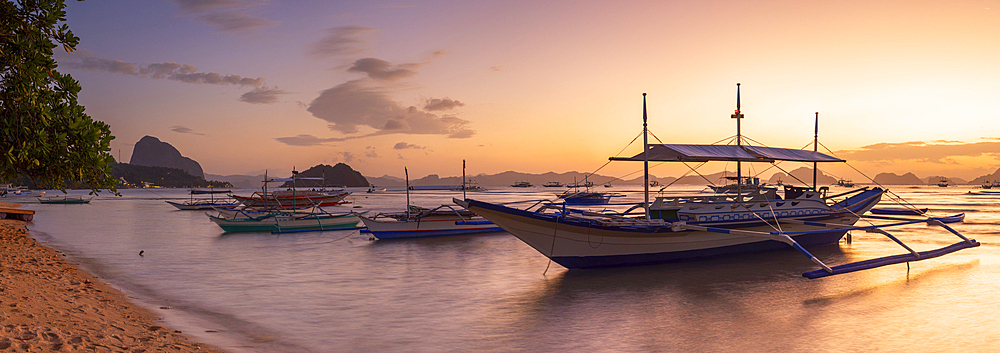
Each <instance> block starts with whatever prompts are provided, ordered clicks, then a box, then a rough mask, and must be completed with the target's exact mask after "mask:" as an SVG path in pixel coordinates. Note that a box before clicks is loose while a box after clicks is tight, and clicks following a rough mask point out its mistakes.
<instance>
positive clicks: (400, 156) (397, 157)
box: [396, 154, 406, 159]
mask: <svg viewBox="0 0 1000 353" xmlns="http://www.w3.org/2000/svg"><path fill="white" fill-rule="evenodd" d="M396 159H406V158H403V155H401V154H396Z"/></svg>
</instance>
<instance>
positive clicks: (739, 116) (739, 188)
mask: <svg viewBox="0 0 1000 353" xmlns="http://www.w3.org/2000/svg"><path fill="white" fill-rule="evenodd" d="M733 119H736V146H742V145H743V136H742V134H741V132H740V120H743V113H740V83H739V82H737V83H736V112H735V113H733ZM741 196H743V171H742V170H741V165H740V160H739V159H737V160H736V199H737V200H739V199H740V197H741Z"/></svg>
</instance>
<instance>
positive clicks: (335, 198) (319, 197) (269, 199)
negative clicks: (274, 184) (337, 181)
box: [233, 190, 351, 209]
mask: <svg viewBox="0 0 1000 353" xmlns="http://www.w3.org/2000/svg"><path fill="white" fill-rule="evenodd" d="M350 194H351V193H349V192H346V191H333V192H322V191H302V190H282V191H274V192H268V193H259V192H255V193H253V194H252V195H250V196H239V195H233V198H234V199H236V200H238V201H240V203H242V204H243V205H245V206H246V207H251V208H286V209H290V208H305V207H312V206H320V207H325V206H336V205H343V204H347V203H351V202H350V201H347V199H346V197H347V196H348V195H350Z"/></svg>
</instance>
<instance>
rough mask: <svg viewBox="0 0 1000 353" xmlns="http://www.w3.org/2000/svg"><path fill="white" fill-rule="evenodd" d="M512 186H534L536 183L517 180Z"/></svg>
mask: <svg viewBox="0 0 1000 353" xmlns="http://www.w3.org/2000/svg"><path fill="white" fill-rule="evenodd" d="M511 186H512V187H515V188H530V187H532V186H534V185H531V183H530V182H527V181H518V182H515V183H514V184H513V185H511Z"/></svg>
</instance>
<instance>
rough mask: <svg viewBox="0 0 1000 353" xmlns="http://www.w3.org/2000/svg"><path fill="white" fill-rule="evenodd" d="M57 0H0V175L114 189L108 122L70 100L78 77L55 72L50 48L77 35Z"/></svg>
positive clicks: (70, 44) (67, 45)
mask: <svg viewBox="0 0 1000 353" xmlns="http://www.w3.org/2000/svg"><path fill="white" fill-rule="evenodd" d="M65 7H66V4H65V2H64V1H63V0H17V1H11V0H0V20H2V21H0V65H2V67H3V71H0V153H2V157H0V161H2V162H0V179H2V180H11V179H14V178H15V177H16V176H18V175H27V176H28V177H29V178H31V180H32V183H33V184H34V186H35V187H38V186H39V185H49V186H52V187H55V188H58V189H60V190H64V191H65V185H66V184H65V182H66V181H67V180H69V181H78V182H84V183H86V184H88V185H89V187H90V189H91V192H92V193H93V192H97V191H98V190H100V189H105V188H107V189H110V190H111V191H112V192H117V191H116V190H115V180H114V178H113V177H112V176H111V166H110V163H111V162H113V161H114V158H113V157H112V156H111V154H110V153H109V151H110V150H111V140H112V139H114V136H112V135H111V126H109V125H108V124H106V123H104V122H101V121H94V120H93V119H91V118H90V116H88V115H87V114H85V113H84V107H83V106H81V105H79V104H78V103H77V95H78V94H79V92H80V83H79V82H78V81H76V80H74V79H73V77H71V76H70V75H67V74H62V73H59V72H58V71H56V66H57V65H56V61H55V60H54V59H53V58H52V54H53V49H54V48H56V47H57V46H61V47H62V49H63V50H66V51H67V52H71V51H73V50H75V48H76V45H77V44H78V43H79V42H80V39H79V38H77V37H76V36H74V35H73V32H71V31H70V30H69V27H68V26H67V25H66V24H62V25H59V22H60V21H65V19H66V11H64V8H65Z"/></svg>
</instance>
